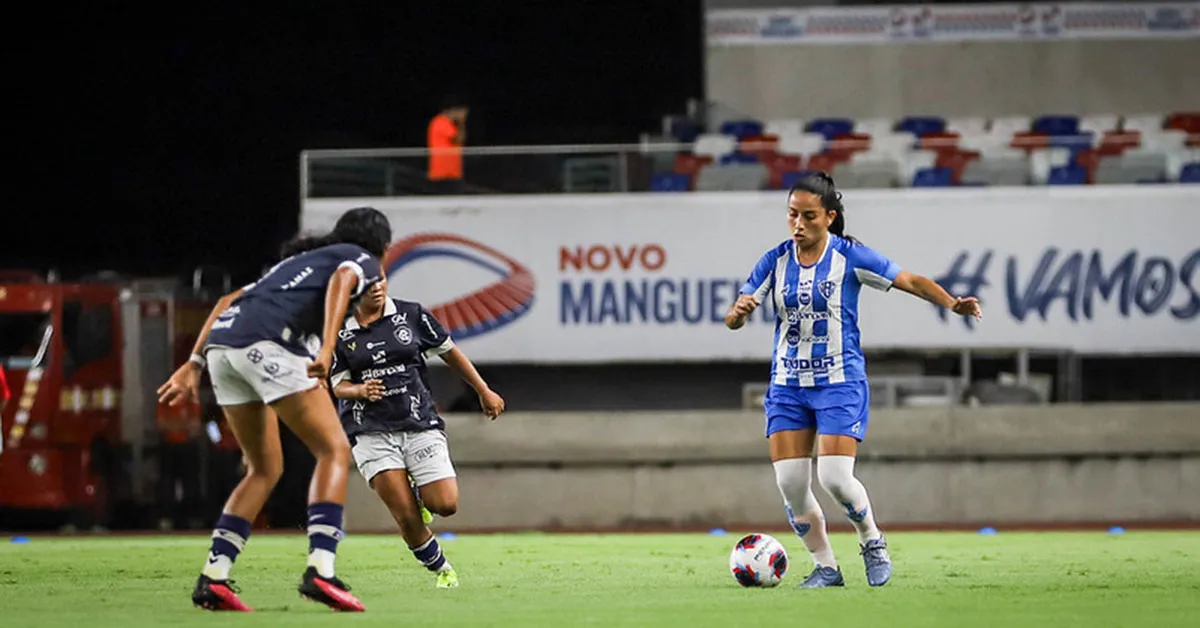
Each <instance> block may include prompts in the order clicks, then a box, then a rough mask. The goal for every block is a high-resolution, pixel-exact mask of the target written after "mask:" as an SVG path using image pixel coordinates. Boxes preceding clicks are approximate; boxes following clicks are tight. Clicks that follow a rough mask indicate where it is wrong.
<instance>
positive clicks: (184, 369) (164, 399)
mask: <svg viewBox="0 0 1200 628" xmlns="http://www.w3.org/2000/svg"><path fill="white" fill-rule="evenodd" d="M200 371H201V369H200V368H199V367H198V366H197V365H196V363H194V362H188V363H186V364H184V365H183V366H181V367H179V368H178V369H176V370H175V372H174V373H172V374H171V378H170V379H168V380H167V382H166V383H165V384H163V385H162V386H159V387H158V402H159V403H165V404H167V405H171V406H177V405H179V404H181V403H183V402H185V401H192V400H194V399H196V398H197V391H198V390H199V388H200Z"/></svg>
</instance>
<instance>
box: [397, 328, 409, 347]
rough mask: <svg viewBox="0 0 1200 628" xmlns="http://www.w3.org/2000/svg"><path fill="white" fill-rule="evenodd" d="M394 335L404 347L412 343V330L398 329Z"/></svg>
mask: <svg viewBox="0 0 1200 628" xmlns="http://www.w3.org/2000/svg"><path fill="white" fill-rule="evenodd" d="M394 335H395V336H396V340H397V341H399V342H400V344H402V345H406V344H410V343H411V342H412V330H411V329H409V328H407V327H397V328H396V332H395V334H394Z"/></svg>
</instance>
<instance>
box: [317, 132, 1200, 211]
mask: <svg viewBox="0 0 1200 628" xmlns="http://www.w3.org/2000/svg"><path fill="white" fill-rule="evenodd" d="M732 140H733V138H731V137H730V138H726V139H725V140H720V139H717V140H714V141H713V142H712V143H711V144H706V143H705V142H706V140H704V139H703V138H702V139H701V140H699V141H697V142H694V143H693V142H688V143H659V142H643V143H638V144H612V145H553V146H492V147H466V148H464V149H463V151H462V165H463V178H462V179H461V180H455V181H449V182H448V181H431V180H430V179H429V177H428V176H427V172H428V163H429V158H430V151H429V150H427V149H423V148H408V149H399V148H398V149H361V150H357V149H348V150H314V151H305V152H304V153H302V155H301V173H300V175H301V194H302V195H303V197H304V198H321V197H326V198H328V197H378V196H411V195H429V194H564V193H566V194H576V193H604V192H648V191H661V192H686V191H725V190H761V189H787V188H788V187H790V186H791V184H792V182H794V181H795V180H796V178H798V177H800V176H802V175H803V173H804V172H805V171H808V170H826V171H829V172H832V173H833V175H834V177H835V179H837V181H838V184H839V186H840V187H843V188H847V189H853V188H893V187H951V186H1020V185H1089V184H1099V185H1103V184H1134V183H1174V182H1188V183H1192V182H1196V181H1198V180H1200V134H1192V135H1187V134H1184V133H1182V132H1178V133H1176V134H1173V135H1169V134H1166V133H1164V135H1163V136H1162V137H1153V138H1151V137H1146V138H1139V137H1138V136H1137V134H1136V133H1132V134H1122V133H1116V134H1112V133H1108V134H1105V135H1104V136H1103V138H1101V139H1097V138H1096V136H1094V135H1093V134H1091V133H1085V134H1080V135H1072V136H1060V137H1047V136H1044V135H1033V134H1029V135H1026V134H1016V135H1015V136H1008V137H1004V138H993V137H988V136H980V137H958V136H956V135H954V134H936V135H932V136H925V137H921V138H919V139H918V138H916V137H915V136H911V135H905V134H895V135H893V136H890V137H884V138H880V137H870V136H862V137H854V136H848V137H842V138H839V139H833V140H826V139H824V138H821V137H820V136H816V137H814V136H813V134H807V135H805V136H796V137H789V138H784V139H781V140H776V139H774V138H770V137H767V138H764V139H762V140H758V141H743V142H742V143H740V144H738V143H736V141H732ZM731 142H732V143H731Z"/></svg>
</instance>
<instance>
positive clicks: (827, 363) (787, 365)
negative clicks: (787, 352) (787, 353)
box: [779, 355, 837, 372]
mask: <svg viewBox="0 0 1200 628" xmlns="http://www.w3.org/2000/svg"><path fill="white" fill-rule="evenodd" d="M836 362H837V357H836V356H832V355H827V356H825V357H821V358H812V359H811V360H810V359H808V358H779V364H780V366H782V367H783V368H784V369H787V370H788V371H790V372H795V371H823V370H825V369H828V368H829V367H831V366H833V365H834V364H835V363H836Z"/></svg>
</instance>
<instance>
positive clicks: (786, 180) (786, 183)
mask: <svg viewBox="0 0 1200 628" xmlns="http://www.w3.org/2000/svg"><path fill="white" fill-rule="evenodd" d="M809 174H812V171H811V170H788V171H787V172H784V173H783V176H782V177H781V178H780V181H779V187H780V188H782V189H784V190H789V189H791V187H792V186H793V185H796V182H797V181H799V180H800V179H803V178H804V177H807V176H808V175H809Z"/></svg>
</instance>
